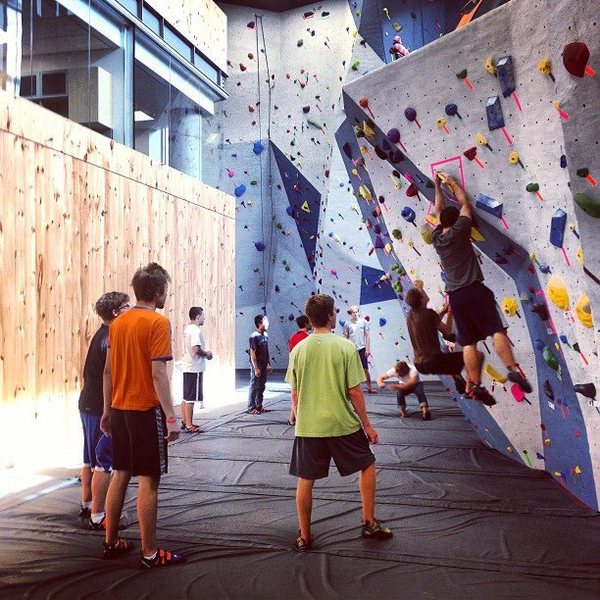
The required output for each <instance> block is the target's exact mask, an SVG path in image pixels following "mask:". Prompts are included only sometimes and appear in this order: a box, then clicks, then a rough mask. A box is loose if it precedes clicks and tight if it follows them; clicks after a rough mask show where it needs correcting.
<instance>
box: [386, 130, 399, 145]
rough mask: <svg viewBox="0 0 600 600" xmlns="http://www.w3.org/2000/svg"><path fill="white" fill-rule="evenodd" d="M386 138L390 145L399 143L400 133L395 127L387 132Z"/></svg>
mask: <svg viewBox="0 0 600 600" xmlns="http://www.w3.org/2000/svg"><path fill="white" fill-rule="evenodd" d="M387 136H388V139H389V140H390V142H392V144H397V143H398V142H399V141H400V132H399V131H398V130H397V129H396V128H395V127H393V128H392V129H390V130H389V131H388V132H387Z"/></svg>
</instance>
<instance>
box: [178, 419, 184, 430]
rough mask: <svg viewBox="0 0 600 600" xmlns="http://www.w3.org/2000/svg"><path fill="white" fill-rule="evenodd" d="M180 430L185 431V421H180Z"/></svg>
mask: <svg viewBox="0 0 600 600" xmlns="http://www.w3.org/2000/svg"><path fill="white" fill-rule="evenodd" d="M179 429H181V431H185V422H184V421H181V427H180V428H179Z"/></svg>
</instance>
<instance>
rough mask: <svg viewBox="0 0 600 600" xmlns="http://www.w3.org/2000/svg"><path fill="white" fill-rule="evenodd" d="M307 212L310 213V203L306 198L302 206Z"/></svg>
mask: <svg viewBox="0 0 600 600" xmlns="http://www.w3.org/2000/svg"><path fill="white" fill-rule="evenodd" d="M300 208H301V209H302V210H303V211H304V212H305V213H310V204H309V203H308V200H305V201H304V202H303V203H302V206H301V207H300Z"/></svg>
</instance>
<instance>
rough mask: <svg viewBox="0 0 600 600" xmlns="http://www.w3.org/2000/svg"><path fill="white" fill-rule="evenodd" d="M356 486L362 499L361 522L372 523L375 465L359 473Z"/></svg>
mask: <svg viewBox="0 0 600 600" xmlns="http://www.w3.org/2000/svg"><path fill="white" fill-rule="evenodd" d="M358 486H359V488H360V497H361V499H362V512H363V521H364V522H365V523H373V521H374V520H375V487H376V474H375V463H373V464H372V465H369V466H368V467H367V468H366V469H363V470H362V471H361V472H360V476H359V479H358Z"/></svg>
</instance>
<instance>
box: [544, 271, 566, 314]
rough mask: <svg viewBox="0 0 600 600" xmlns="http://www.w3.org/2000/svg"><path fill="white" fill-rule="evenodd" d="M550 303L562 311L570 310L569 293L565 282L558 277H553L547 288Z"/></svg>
mask: <svg viewBox="0 0 600 600" xmlns="http://www.w3.org/2000/svg"><path fill="white" fill-rule="evenodd" d="M546 290H547V293H548V298H550V302H552V304H554V305H555V306H556V307H558V308H560V309H561V310H569V293H568V292H567V286H566V285H565V282H564V281H563V280H562V279H561V278H560V277H559V276H558V275H552V277H550V279H549V280H548V285H547V286H546Z"/></svg>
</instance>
